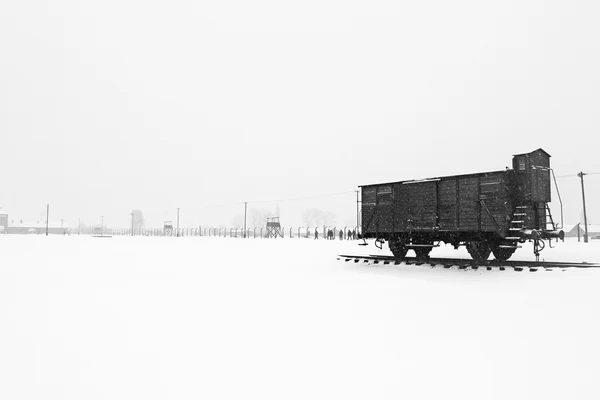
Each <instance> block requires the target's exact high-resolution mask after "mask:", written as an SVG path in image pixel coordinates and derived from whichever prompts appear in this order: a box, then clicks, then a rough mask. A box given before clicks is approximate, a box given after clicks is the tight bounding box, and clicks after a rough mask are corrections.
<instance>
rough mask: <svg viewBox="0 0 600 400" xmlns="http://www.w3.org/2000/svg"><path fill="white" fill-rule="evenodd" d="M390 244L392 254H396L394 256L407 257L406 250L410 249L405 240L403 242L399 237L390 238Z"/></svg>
mask: <svg viewBox="0 0 600 400" xmlns="http://www.w3.org/2000/svg"><path fill="white" fill-rule="evenodd" d="M388 245H389V246H390V250H391V251H392V254H393V255H394V257H396V258H404V257H406V252H407V251H408V249H407V248H406V246H405V245H404V243H403V242H401V241H400V240H398V239H390V240H389V241H388Z"/></svg>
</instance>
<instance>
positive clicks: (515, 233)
mask: <svg viewBox="0 0 600 400" xmlns="http://www.w3.org/2000/svg"><path fill="white" fill-rule="evenodd" d="M526 218H527V206H517V207H515V212H514V213H513V216H512V219H511V220H510V227H509V228H508V230H509V236H507V237H505V239H506V240H514V241H520V240H521V239H522V238H521V235H520V234H519V233H520V232H521V231H522V230H523V229H524V228H525V221H526ZM500 247H502V248H520V247H521V246H517V245H502V246H500Z"/></svg>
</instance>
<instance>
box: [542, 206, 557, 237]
mask: <svg viewBox="0 0 600 400" xmlns="http://www.w3.org/2000/svg"><path fill="white" fill-rule="evenodd" d="M545 221H546V226H544V228H546V229H547V228H548V221H549V222H550V224H551V225H552V230H553V231H555V230H556V224H555V223H554V219H552V213H551V212H550V206H548V203H546V219H545Z"/></svg>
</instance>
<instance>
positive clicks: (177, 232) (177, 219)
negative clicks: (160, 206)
mask: <svg viewBox="0 0 600 400" xmlns="http://www.w3.org/2000/svg"><path fill="white" fill-rule="evenodd" d="M177 237H179V207H177Z"/></svg>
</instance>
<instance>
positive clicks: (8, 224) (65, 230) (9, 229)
mask: <svg viewBox="0 0 600 400" xmlns="http://www.w3.org/2000/svg"><path fill="white" fill-rule="evenodd" d="M70 232H71V230H70V229H69V225H68V224H66V223H64V222H49V223H48V233H52V234H59V235H66V234H69V233H70ZM2 233H11V234H23V235H25V234H41V233H44V234H45V233H46V221H42V222H26V221H10V220H9V219H8V212H6V210H4V209H3V208H2V206H0V234H2Z"/></svg>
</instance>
